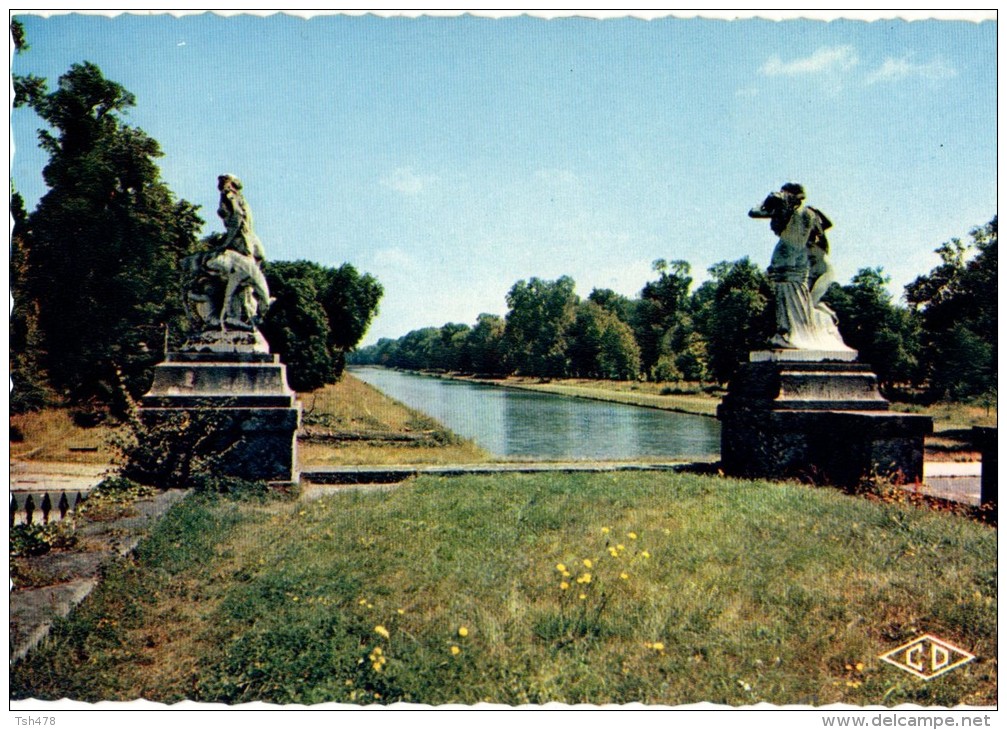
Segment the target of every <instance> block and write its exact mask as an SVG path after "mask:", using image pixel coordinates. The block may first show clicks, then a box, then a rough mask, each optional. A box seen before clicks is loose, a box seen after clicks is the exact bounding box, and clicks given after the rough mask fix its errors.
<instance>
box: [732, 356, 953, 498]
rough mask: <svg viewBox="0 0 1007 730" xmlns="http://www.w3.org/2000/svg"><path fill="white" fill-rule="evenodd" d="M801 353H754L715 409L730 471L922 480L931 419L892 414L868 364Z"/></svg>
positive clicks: (842, 481) (815, 478) (822, 479)
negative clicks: (925, 441)
mask: <svg viewBox="0 0 1007 730" xmlns="http://www.w3.org/2000/svg"><path fill="white" fill-rule="evenodd" d="M801 352H802V351H797V350H768V351H763V352H758V353H752V354H751V356H750V362H748V363H745V364H743V365H742V366H741V368H740V369H739V371H738V373H737V374H736V375H735V377H734V379H733V380H732V381H731V384H730V386H729V387H728V391H727V395H726V396H725V397H724V399H723V401H722V402H721V404H720V406H719V408H718V410H717V417H718V418H719V419H720V421H721V463H722V466H723V469H724V472H725V473H727V474H731V475H734V476H745V477H764V478H770V479H782V478H798V479H802V480H805V481H812V482H816V483H826V484H835V485H839V486H853V485H856V484H857V483H858V482H860V481H861V480H862V479H864V478H866V477H870V476H872V475H877V476H882V477H889V478H892V479H895V480H898V481H901V482H904V483H913V482H921V481H922V480H923V438H924V436H925V435H927V434H929V433H931V432H932V431H933V421H932V419H931V418H930V417H929V416H919V415H909V414H901V413H891V412H889V411H888V408H889V404H888V401H886V400H885V399H884V398H883V397H882V396H881V393H880V392H879V391H878V385H877V377H876V376H875V375H874V373H873V372H872V371H871V369H870V366H868V365H864V364H860V363H856V362H850V361H845V362H844V361H839V359H838V358H836V359H832V358H830V357H829V355H830V353H806V354H805V357H804V358H801V355H800V353H801ZM854 357H855V353H854ZM850 359H852V358H850Z"/></svg>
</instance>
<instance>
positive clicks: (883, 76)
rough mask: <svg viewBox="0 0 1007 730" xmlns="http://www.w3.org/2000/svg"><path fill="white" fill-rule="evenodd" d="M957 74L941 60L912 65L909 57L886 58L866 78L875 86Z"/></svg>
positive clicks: (945, 77) (942, 77)
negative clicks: (910, 78)
mask: <svg viewBox="0 0 1007 730" xmlns="http://www.w3.org/2000/svg"><path fill="white" fill-rule="evenodd" d="M956 74H957V72H956V71H955V70H954V69H953V68H952V67H951V66H948V65H947V64H946V63H945V62H944V61H943V60H942V59H939V58H935V59H934V60H933V61H930V62H929V63H913V62H912V61H911V60H910V57H909V56H903V57H902V58H886V59H885V61H884V63H882V64H881V66H880V67H879V68H877V69H875V70H874V71H873V72H871V73H870V74H869V75H868V77H867V83H869V84H875V83H878V82H884V81H899V80H900V79H904V78H907V77H909V76H919V77H921V78H925V79H947V78H951V77H952V76H955V75H956Z"/></svg>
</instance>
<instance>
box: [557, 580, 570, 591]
mask: <svg viewBox="0 0 1007 730" xmlns="http://www.w3.org/2000/svg"><path fill="white" fill-rule="evenodd" d="M569 587H570V584H569V583H567V582H566V581H563V582H562V583H560V584H559V589H560V590H561V591H565V590H566V589H567V588H569Z"/></svg>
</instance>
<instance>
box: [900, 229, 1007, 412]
mask: <svg viewBox="0 0 1007 730" xmlns="http://www.w3.org/2000/svg"><path fill="white" fill-rule="evenodd" d="M970 236H971V238H972V240H971V241H970V242H968V243H965V242H962V241H961V240H959V239H957V238H955V239H952V240H951V241H949V242H946V243H944V244H942V245H941V246H940V247H939V248H938V249H937V254H938V256H940V258H941V263H940V264H938V265H937V266H936V267H934V268H933V269H932V270H931V271H930V272H929V273H928V274H924V275H922V276H919V277H917V278H916V280H915V281H913V282H912V283H910V284H909V285H907V286H906V301H908V302H909V305H910V306H911V307H912V308H913V311H915V312H917V313H919V315H920V316H921V317H922V340H923V343H922V344H923V347H922V352H923V358H922V360H923V362H922V366H923V372H924V374H925V376H926V378H927V380H928V382H929V386H930V390H931V393H932V395H933V396H934V397H951V398H955V399H962V398H969V397H974V396H979V395H984V394H988V393H990V392H995V390H996V376H997V277H996V274H997V241H998V237H997V219H996V218H995V217H994V218H993V219H992V220H991V221H990V222H989V223H987V224H986V225H983V226H979V227H977V228H975V229H973V230H972V231H971V232H970Z"/></svg>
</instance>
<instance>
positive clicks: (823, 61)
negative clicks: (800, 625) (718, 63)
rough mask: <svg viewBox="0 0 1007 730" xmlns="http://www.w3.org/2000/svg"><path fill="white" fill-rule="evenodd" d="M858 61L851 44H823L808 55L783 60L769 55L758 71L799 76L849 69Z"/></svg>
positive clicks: (768, 73) (775, 74) (774, 74)
mask: <svg viewBox="0 0 1007 730" xmlns="http://www.w3.org/2000/svg"><path fill="white" fill-rule="evenodd" d="M859 62H860V59H859V58H857V52H856V51H855V50H854V48H853V46H832V47H826V46H823V47H822V48H819V49H818V50H817V51H815V52H814V53H812V54H811V55H810V56H806V57H804V58H797V59H794V60H792V61H783V60H781V59H780V57H779V56H775V55H774V56H770V57H769V59H768V60H767V61H766V62H765V63H764V64H762V68H760V69H759V73H761V74H763V75H765V76H799V75H810V74H821V73H834V72H839V71H849V70H850V69H852V68H853V67H854V66H856V65H857V64H858V63H859Z"/></svg>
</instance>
